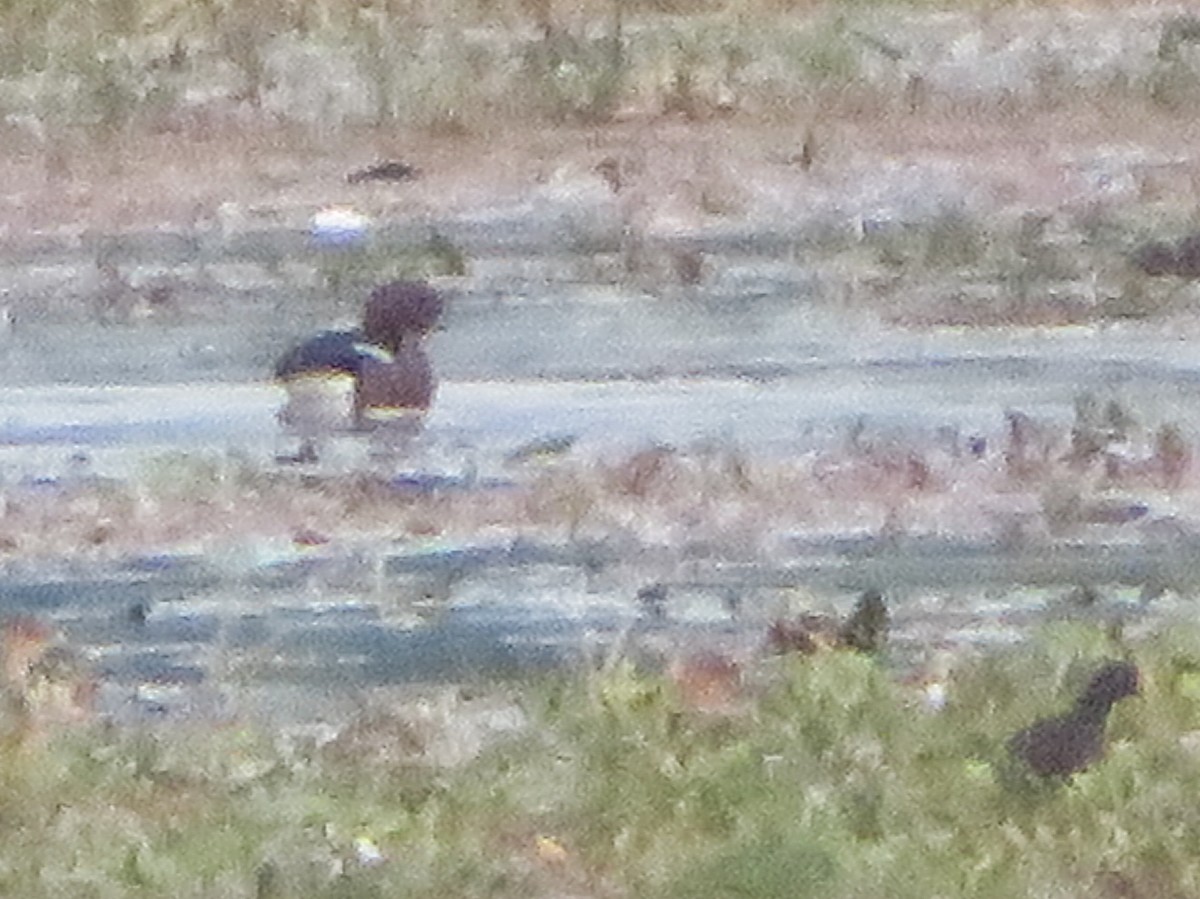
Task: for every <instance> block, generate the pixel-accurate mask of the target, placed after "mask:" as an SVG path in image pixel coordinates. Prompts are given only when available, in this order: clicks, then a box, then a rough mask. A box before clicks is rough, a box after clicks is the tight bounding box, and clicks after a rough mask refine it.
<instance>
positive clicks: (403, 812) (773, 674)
mask: <svg viewBox="0 0 1200 899" xmlns="http://www.w3.org/2000/svg"><path fill="white" fill-rule="evenodd" d="M1113 639H1114V638H1113V637H1112V635H1111V632H1109V631H1101V630H1099V629H1096V628H1093V627H1089V626H1082V625H1067V624H1058V625H1052V626H1049V627H1047V628H1045V629H1044V630H1043V631H1042V632H1041V633H1040V634H1039V635H1038V636H1037V637H1036V638H1035V639H1034V640H1033V642H1032V643H1031V644H1030V645H1027V646H1024V647H1021V648H1019V649H1011V650H1004V651H997V652H992V653H990V654H986V655H982V656H979V657H976V658H974V659H971V660H965V661H962V662H961V663H960V665H959V668H958V670H957V671H956V672H955V673H954V674H953V675H952V677H951V681H950V684H949V700H950V701H949V705H948V706H947V708H946V709H945V711H943V712H942V713H940V714H935V713H932V712H929V711H926V710H924V709H923V708H922V707H920V706H919V704H918V703H917V700H916V694H915V693H913V692H910V691H909V690H908V689H907V688H905V687H902V686H899V685H898V684H897V683H896V681H895V679H894V677H893V676H892V675H891V674H889V672H888V671H887V670H886V668H885V667H883V666H881V665H880V664H879V663H877V662H874V661H872V660H870V659H867V658H865V657H862V656H858V655H855V654H841V653H835V654H829V655H823V656H816V657H809V658H799V657H790V658H780V659H772V660H770V661H769V662H763V663H760V665H761V669H760V670H754V671H752V672H749V673H750V674H752V675H753V676H752V677H750V678H748V680H751V681H753V683H754V684H755V686H754V687H753V689H752V690H751V689H749V688H747V694H746V696H745V698H744V707H743V708H742V709H741V710H740V711H734V712H732V713H729V714H726V715H717V714H711V713H709V714H705V713H700V712H697V711H694V710H692V709H690V708H688V707H687V706H686V705H685V704H684V703H683V701H682V699H681V697H680V694H679V693H678V692H677V690H676V688H675V686H674V683H673V682H672V681H670V680H669V679H667V678H665V677H660V676H658V675H653V674H646V673H641V672H639V671H638V670H637V669H636V668H635V666H634V665H632V664H631V663H629V662H627V661H624V660H621V659H617V660H612V661H610V662H609V663H608V664H607V665H605V666H604V667H603V668H602V670H600V671H598V672H592V673H590V674H585V675H580V676H566V675H563V676H560V677H556V678H553V679H551V680H549V681H546V682H540V683H536V684H529V685H526V689H525V692H524V693H523V694H522V695H523V697H524V698H523V705H524V706H525V707H526V711H527V713H528V714H529V716H530V719H531V726H529V727H528V728H526V729H525V730H523V731H521V732H519V733H518V734H517V735H516V736H511V737H509V738H507V739H505V740H502V741H499V742H496V743H494V744H493V745H492V746H491V747H490V748H488V749H486V750H484V752H483V753H482V754H481V755H479V756H478V757H476V758H475V759H474V760H473V761H470V762H468V763H466V764H464V765H461V766H460V767H457V768H445V767H442V768H439V767H435V766H434V765H432V764H431V763H430V762H429V759H428V756H427V755H426V754H425V753H424V751H423V749H422V744H421V740H420V738H419V737H420V735H419V733H417V731H415V730H412V729H409V730H404V729H403V728H392V730H391V732H392V733H393V734H395V735H396V736H395V737H394V743H395V745H394V746H391V747H390V749H389V750H388V751H386V752H380V751H378V749H379V746H378V745H377V744H378V743H379V740H378V739H376V740H375V741H374V742H372V741H371V739H369V738H365V737H363V734H364V732H365V731H364V730H363V729H361V728H360V729H359V730H358V731H357V732H356V731H355V729H354V728H350V729H348V730H347V731H346V732H344V733H343V736H342V737H339V738H338V739H336V740H334V741H333V742H332V743H328V744H325V745H318V744H317V743H316V742H313V741H305V740H296V739H292V740H290V741H286V740H282V739H278V740H272V739H270V738H268V737H267V736H265V735H264V734H261V733H256V732H254V731H253V730H252V729H246V728H241V727H236V726H227V727H224V728H220V729H216V730H213V729H199V728H196V729H193V728H191V727H188V726H179V727H178V729H175V730H172V729H169V728H161V729H156V730H153V731H136V730H133V731H130V730H113V729H107V730H106V729H102V728H95V729H89V728H86V727H85V728H83V729H81V730H77V731H72V732H60V733H52V734H49V735H46V736H44V737H43V738H42V739H41V740H40V741H37V742H27V743H25V744H23V745H20V746H13V745H8V746H7V747H6V748H4V749H3V750H2V751H3V753H4V758H3V760H2V761H3V764H2V765H0V836H2V837H3V839H2V841H0V845H3V846H4V849H3V851H2V852H0V892H4V893H5V894H7V895H19V896H23V897H29V899H36V897H40V896H58V895H64V894H67V893H69V894H70V895H74V896H103V897H119V896H135V895H137V896H148V895H154V896H173V897H180V896H182V897H187V896H215V895H221V896H247V897H250V896H253V897H291V896H295V897H317V896H320V897H325V896H328V897H333V896H384V895H387V896H459V895H471V896H497V897H503V896H514V897H516V896H521V897H527V896H534V897H536V896H546V897H550V896H564V895H571V896H581V897H583V896H638V897H696V899H699V897H709V896H711V897H714V899H717V897H720V899H726V897H731V896H742V897H784V896H786V897H804V896H820V897H822V899H838V897H868V896H879V895H888V896H890V897H897V899H905V897H919V899H928V897H932V896H946V897H965V896H972V897H987V896H995V897H1010V896H1034V895H1045V896H1050V895H1053V896H1063V897H1072V896H1079V897H1083V896H1087V897H1102V899H1103V897H1109V896H1112V897H1116V896H1171V895H1193V894H1194V893H1195V891H1196V889H1197V885H1198V884H1200V854H1198V853H1197V852H1196V851H1195V848H1194V847H1195V846H1196V845H1197V840H1198V839H1200V808H1198V807H1197V805H1196V803H1195V802H1194V799H1193V797H1194V796H1195V793H1196V791H1197V789H1198V788H1200V773H1198V772H1200V767H1198V766H1197V764H1196V752H1197V749H1196V734H1197V733H1200V630H1198V629H1196V628H1194V627H1179V628H1173V629H1171V630H1169V631H1166V632H1164V633H1163V634H1162V635H1160V636H1156V637H1151V638H1149V639H1147V640H1145V641H1144V642H1141V643H1139V644H1137V645H1135V646H1134V647H1133V648H1132V649H1130V648H1129V647H1127V646H1123V645H1117V644H1114V643H1113V642H1112V640H1113ZM1130 655H1131V656H1132V658H1133V659H1134V660H1136V662H1137V663H1138V665H1139V666H1140V667H1141V669H1142V672H1143V681H1144V686H1143V694H1142V696H1141V697H1140V698H1137V699H1134V700H1131V701H1128V702H1126V703H1123V704H1122V705H1121V706H1119V707H1118V709H1117V710H1116V711H1115V712H1114V714H1113V717H1112V720H1111V721H1110V723H1109V729H1108V742H1109V748H1108V753H1107V757H1106V759H1105V760H1104V761H1103V762H1102V763H1101V764H1099V765H1097V766H1096V767H1095V768H1094V769H1093V770H1090V771H1087V772H1085V773H1083V774H1081V775H1079V776H1077V777H1076V778H1075V781H1074V782H1073V783H1071V784H1069V785H1067V786H1063V787H1057V788H1053V787H1049V786H1046V787H1045V788H1042V789H1030V788H1017V787H1015V786H1012V785H1011V783H1009V782H1007V781H1005V780H1004V778H1003V777H1002V776H1001V771H1002V768H1003V765H1001V764H999V763H1000V762H1001V761H1002V760H1003V745H1004V741H1005V739H1006V738H1007V736H1008V735H1009V734H1010V733H1012V732H1013V731H1015V730H1016V729H1018V728H1020V727H1021V726H1023V725H1025V724H1027V723H1028V722H1029V721H1031V720H1032V719H1033V718H1035V717H1038V716H1039V715H1041V714H1044V713H1048V712H1052V711H1057V710H1061V709H1063V708H1065V707H1066V706H1067V705H1068V704H1069V702H1070V698H1071V696H1072V695H1073V694H1074V692H1075V691H1076V690H1077V689H1078V687H1079V686H1080V685H1081V684H1082V683H1083V682H1084V681H1085V680H1086V679H1087V677H1088V675H1089V673H1090V672H1091V670H1092V669H1093V668H1094V667H1095V665H1096V663H1097V661H1098V660H1100V659H1102V658H1112V657H1123V656H1130ZM375 726H376V727H378V722H376V725H375ZM355 733H357V735H358V739H357V740H356V739H355V738H354V737H353V736H352V735H353V734H355ZM401 733H403V734H404V735H406V736H405V738H404V739H401V738H400V734H401Z"/></svg>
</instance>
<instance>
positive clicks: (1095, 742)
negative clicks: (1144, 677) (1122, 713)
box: [1008, 662, 1138, 778]
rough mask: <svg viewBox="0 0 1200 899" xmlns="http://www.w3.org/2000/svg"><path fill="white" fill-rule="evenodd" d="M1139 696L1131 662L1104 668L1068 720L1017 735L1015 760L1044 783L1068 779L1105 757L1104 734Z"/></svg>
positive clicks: (1050, 722)
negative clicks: (1121, 707) (1122, 704)
mask: <svg viewBox="0 0 1200 899" xmlns="http://www.w3.org/2000/svg"><path fill="white" fill-rule="evenodd" d="M1137 693H1138V671H1137V668H1136V667H1134V666H1133V665H1132V664H1130V663H1128V662H1109V663H1108V664H1106V665H1105V666H1104V667H1103V668H1101V669H1100V670H1099V671H1098V672H1096V674H1095V675H1093V677H1092V679H1091V681H1090V682H1089V683H1088V686H1087V688H1086V689H1085V690H1084V691H1083V693H1082V694H1081V695H1080V697H1079V699H1078V700H1076V702H1075V707H1074V708H1073V709H1072V710H1071V711H1070V712H1068V713H1067V714H1065V715H1058V716H1055V717H1052V718H1044V719H1042V720H1041V721H1037V722H1035V723H1034V724H1032V725H1030V726H1029V727H1027V728H1025V729H1024V730H1022V731H1020V732H1018V733H1017V734H1015V735H1014V736H1013V737H1012V738H1011V739H1010V740H1009V742H1008V751H1009V753H1010V755H1012V756H1013V757H1014V758H1016V759H1018V760H1019V761H1021V762H1022V763H1023V764H1024V765H1025V766H1026V767H1027V768H1028V769H1029V770H1030V771H1031V772H1032V773H1033V774H1036V775H1038V776H1039V777H1058V778H1069V777H1071V776H1072V775H1074V774H1078V773H1079V772H1080V771H1084V770H1086V769H1087V768H1089V767H1090V766H1091V765H1093V764H1094V763H1095V762H1097V761H1099V760H1100V758H1101V757H1102V756H1103V755H1104V731H1105V725H1106V723H1107V721H1108V714H1109V712H1110V711H1111V710H1112V707H1113V705H1114V704H1115V703H1117V702H1118V701H1120V700H1121V699H1124V698H1125V697H1127V696H1136V695H1137Z"/></svg>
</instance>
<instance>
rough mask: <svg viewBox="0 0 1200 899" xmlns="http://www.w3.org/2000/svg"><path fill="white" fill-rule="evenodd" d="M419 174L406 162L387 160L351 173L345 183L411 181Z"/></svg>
mask: <svg viewBox="0 0 1200 899" xmlns="http://www.w3.org/2000/svg"><path fill="white" fill-rule="evenodd" d="M420 174H421V173H420V171H419V170H418V169H416V168H415V167H413V166H411V165H409V164H408V163H407V162H398V161H396V160H393V159H389V160H387V161H385V162H377V163H375V165H369V166H367V167H366V168H365V169H358V170H357V171H354V172H351V173H350V174H349V175H347V176H346V181H347V182H349V183H350V184H362V183H363V182H364V181H392V182H396V181H412V180H413V179H414V178H416V177H417V176H419V175H420Z"/></svg>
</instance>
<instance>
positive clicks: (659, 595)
mask: <svg viewBox="0 0 1200 899" xmlns="http://www.w3.org/2000/svg"><path fill="white" fill-rule="evenodd" d="M637 601H638V605H639V606H641V608H642V609H643V610H644V611H645V614H646V615H648V616H649V617H650V618H653V619H654V620H655V621H662V620H663V619H664V618H666V617H667V585H666V584H662V583H658V582H655V583H653V584H647V585H646V586H645V587H642V588H641V589H640V590H638V592H637Z"/></svg>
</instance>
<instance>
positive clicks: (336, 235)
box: [309, 206, 371, 246]
mask: <svg viewBox="0 0 1200 899" xmlns="http://www.w3.org/2000/svg"><path fill="white" fill-rule="evenodd" d="M370 227H371V220H370V219H369V218H367V217H366V216H365V215H363V214H362V213H359V212H355V211H354V210H353V209H350V208H349V207H347V206H333V207H330V208H329V209H322V210H321V211H320V212H318V213H316V214H315V215H314V216H313V217H312V219H311V220H310V222H309V233H310V234H311V235H312V237H313V240H315V241H316V242H317V243H319V244H322V245H324V246H346V245H349V244H356V243H361V242H362V241H363V240H364V239H366V236H367V231H368V230H369V229H370Z"/></svg>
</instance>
